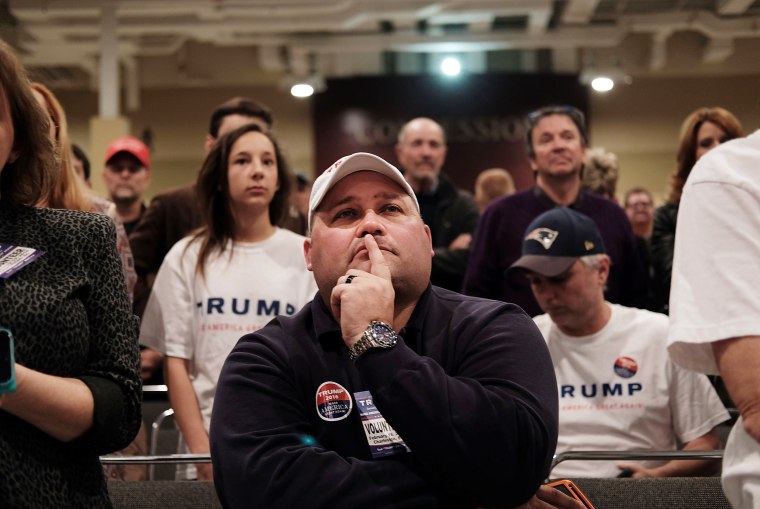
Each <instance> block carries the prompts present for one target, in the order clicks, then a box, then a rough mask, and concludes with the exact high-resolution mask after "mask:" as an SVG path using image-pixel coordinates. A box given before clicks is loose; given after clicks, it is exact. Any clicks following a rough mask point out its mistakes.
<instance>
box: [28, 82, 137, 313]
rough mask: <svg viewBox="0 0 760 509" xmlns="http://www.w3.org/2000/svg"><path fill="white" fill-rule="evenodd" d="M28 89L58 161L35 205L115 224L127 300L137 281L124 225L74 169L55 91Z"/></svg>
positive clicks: (41, 87) (37, 87) (34, 85)
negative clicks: (42, 115) (103, 217)
mask: <svg viewBox="0 0 760 509" xmlns="http://www.w3.org/2000/svg"><path fill="white" fill-rule="evenodd" d="M32 91H33V92H34V96H35V98H36V99H37V102H38V103H39V104H40V106H42V109H43V110H45V112H46V113H47V115H48V119H49V120H50V138H51V139H52V140H53V145H54V148H55V151H56V159H57V161H58V165H57V171H56V173H55V178H54V181H53V187H52V189H51V190H50V192H49V193H47V195H45V196H43V198H42V199H41V200H40V203H39V204H38V205H39V206H40V207H49V208H52V209H66V210H80V211H82V212H97V213H100V214H105V215H107V216H108V217H110V218H111V220H112V221H113V222H114V224H115V225H116V247H117V249H118V251H119V255H120V256H121V262H122V269H123V272H124V280H125V281H126V283H127V292H128V294H129V300H130V302H131V301H132V300H133V295H134V288H135V283H136V282H137V274H136V273H135V269H134V266H135V264H134V261H133V258H132V250H131V249H130V247H129V238H128V237H127V232H126V231H125V230H124V225H123V224H122V222H121V220H120V219H119V217H118V216H117V215H116V206H115V205H114V204H113V203H111V202H110V201H108V200H105V199H103V198H98V197H96V196H93V194H92V193H91V191H90V190H89V189H88V188H87V187H86V185H85V183H84V182H83V181H82V179H81V178H79V176H78V175H77V173H76V170H75V169H74V153H73V151H72V149H71V141H70V140H69V129H68V123H67V121H66V113H65V112H64V110H63V107H62V106H61V103H60V102H59V101H58V99H57V98H56V97H55V94H53V92H51V91H50V89H48V88H47V87H46V86H45V85H43V84H41V83H37V82H32Z"/></svg>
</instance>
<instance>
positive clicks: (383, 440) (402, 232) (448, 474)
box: [211, 153, 559, 507]
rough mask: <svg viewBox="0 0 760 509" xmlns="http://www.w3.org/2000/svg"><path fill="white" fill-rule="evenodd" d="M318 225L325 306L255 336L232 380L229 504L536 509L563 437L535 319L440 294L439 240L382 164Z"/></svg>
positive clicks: (246, 341)
mask: <svg viewBox="0 0 760 509" xmlns="http://www.w3.org/2000/svg"><path fill="white" fill-rule="evenodd" d="M309 224H310V229H311V238H310V239H307V240H306V241H305V245H304V254H305V256H306V262H307V266H308V268H309V269H310V270H312V271H313V272H314V277H315V279H316V281H317V286H318V287H319V294H318V296H317V297H316V298H315V299H314V300H313V301H312V302H311V303H310V304H307V305H306V306H305V307H304V308H303V309H302V310H301V311H300V312H299V313H297V314H296V315H294V316H290V317H278V318H276V319H275V320H273V321H272V322H270V323H269V324H268V325H267V326H266V327H264V328H263V329H260V330H259V331H257V332H256V333H253V334H249V335H247V336H244V337H243V338H241V339H240V341H239V342H238V344H237V346H236V347H235V349H234V350H233V351H232V353H231V354H230V356H229V357H228V358H227V361H226V363H225V366H224V369H223V370H222V374H221V376H220V379H219V385H218V388H217V393H216V401H215V405H214V412H213V416H212V423H211V455H212V459H213V462H214V483H215V485H216V488H217V492H218V494H219V497H220V499H221V500H222V503H223V505H224V506H225V507H251V506H269V507H275V506H276V507H391V506H398V505H405V506H408V507H439V506H445V507H514V506H516V505H519V504H521V503H523V502H525V501H526V500H528V499H530V498H531V497H532V496H533V494H534V493H536V490H537V489H538V487H539V486H540V485H541V482H542V481H543V479H544V478H545V476H546V474H547V470H548V468H549V464H550V462H551V457H552V454H553V453H554V447H555V445H556V437H557V392H556V383H555V380H554V375H553V369H552V365H551V359H550V358H549V354H548V352H547V350H546V345H545V344H544V341H543V339H542V338H541V335H540V333H539V332H538V330H537V329H536V327H535V325H534V324H533V322H532V321H531V320H530V318H529V317H528V316H527V315H526V314H525V313H524V312H523V311H522V310H521V309H519V308H518V307H517V306H514V305H512V304H507V303H502V302H496V301H489V300H484V299H478V298H474V297H467V296H464V295H461V294H458V293H455V292H451V291H448V290H444V289H442V288H439V287H435V286H432V285H431V284H430V272H431V260H432V254H433V250H432V243H431V239H430V230H429V229H428V227H427V226H426V225H425V224H424V223H423V221H422V218H421V216H420V211H419V206H418V203H417V200H416V198H415V195H414V192H413V191H412V189H411V187H410V186H409V184H408V183H407V182H406V180H405V179H404V177H403V176H402V175H401V173H400V172H399V171H398V170H397V169H396V168H395V167H394V166H393V165H391V164H388V163H387V162H386V161H384V160H382V159H381V158H379V157H377V156H374V155H372V154H367V153H357V154H353V155H350V156H347V157H344V158H342V159H340V160H338V161H337V162H336V163H335V164H333V165H332V166H330V167H329V168H328V169H327V170H326V171H325V172H324V173H323V174H322V175H320V176H319V177H318V178H317V179H316V181H315V182H314V187H313V189H312V195H311V200H310V206H309ZM551 491H552V492H554V491H555V490H551ZM557 493H559V492H557Z"/></svg>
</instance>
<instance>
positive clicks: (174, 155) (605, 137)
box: [56, 75, 760, 200]
mask: <svg viewBox="0 0 760 509" xmlns="http://www.w3.org/2000/svg"><path fill="white" fill-rule="evenodd" d="M56 93H57V94H58V96H59V98H60V100H61V102H62V104H63V105H64V107H65V108H66V111H67V113H68V115H69V125H70V129H71V138H72V139H73V140H74V142H76V143H80V144H82V146H83V147H84V148H85V149H86V150H88V149H89V144H90V141H91V139H92V138H93V137H92V136H91V134H90V133H89V125H90V118H91V117H92V116H94V115H96V114H97V96H96V94H95V93H93V92H67V91H56ZM235 95H247V96H250V97H253V98H256V99H258V100H261V101H262V102H264V103H265V104H267V105H268V106H269V107H270V108H271V109H272V111H273V112H274V116H275V125H274V127H275V132H276V134H277V136H278V139H279V140H280V142H281V144H282V145H283V148H284V149H285V152H286V156H287V158H288V161H289V162H290V164H291V167H292V168H293V169H300V170H304V171H306V172H307V173H311V174H313V173H314V171H315V168H313V160H314V149H313V146H312V145H313V139H314V136H313V133H312V125H311V106H310V101H309V99H306V100H299V99H295V98H293V97H291V96H290V94H289V93H288V92H286V91H283V90H279V89H277V88H276V87H250V88H177V89H171V90H170V89H146V90H143V91H142V92H141V96H140V98H141V103H142V104H141V108H140V111H139V112H137V113H135V114H130V113H129V112H125V113H124V115H125V116H126V117H127V118H128V119H129V120H130V122H131V128H132V133H133V134H136V135H139V134H140V133H141V132H142V131H143V130H144V129H146V128H150V130H151V132H152V133H153V140H154V153H153V157H154V163H153V167H154V172H153V184H152V185H151V188H150V190H149V195H151V196H152V195H153V194H156V193H158V192H160V191H161V190H164V189H167V188H169V187H172V186H176V185H181V184H185V183H189V182H191V181H192V180H193V179H194V178H195V174H196V172H197V170H198V168H199V166H200V164H201V161H202V160H203V155H204V152H203V140H204V136H205V134H206V132H207V131H208V120H209V115H210V113H211V110H212V109H213V108H214V106H216V105H217V104H219V103H221V102H223V101H225V100H226V99H228V98H230V97H233V96H235ZM716 105H717V106H723V107H725V108H728V109H729V110H731V111H732V112H734V113H735V114H736V115H737V116H738V117H739V119H740V120H741V122H742V123H743V125H744V127H745V130H746V131H747V132H748V133H749V132H752V131H753V130H755V129H757V128H758V127H759V126H760V75H752V76H730V77H713V78H657V79H653V78H638V79H634V81H633V83H632V84H631V85H627V86H619V87H617V88H615V89H614V90H613V91H612V92H610V93H608V94H606V95H599V94H593V95H592V98H591V111H590V117H591V118H590V125H591V132H590V139H591V143H592V145H595V146H601V147H604V148H606V149H607V150H610V151H612V152H615V153H616V154H618V156H619V158H620V163H621V176H620V182H619V184H618V194H619V195H620V196H622V195H623V194H624V192H625V190H627V189H629V188H631V187H634V186H644V187H647V188H649V189H650V190H652V191H653V192H654V194H655V196H656V198H657V199H658V200H661V199H662V198H663V197H664V195H665V193H666V192H667V182H668V175H669V174H670V172H671V171H672V170H673V167H674V164H675V151H676V144H677V140H678V131H679V128H680V124H681V122H682V121H683V119H684V117H686V115H688V114H689V112H691V111H692V110H694V109H695V108H697V107H700V106H716ZM92 159H93V161H92V165H93V183H94V184H95V188H96V190H97V191H98V192H99V193H100V194H102V193H103V187H102V183H101V179H100V172H101V169H102V161H96V160H94V159H95V157H93V158H92ZM99 159H102V156H101V157H99Z"/></svg>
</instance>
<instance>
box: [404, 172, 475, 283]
mask: <svg viewBox="0 0 760 509" xmlns="http://www.w3.org/2000/svg"><path fill="white" fill-rule="evenodd" d="M418 199H420V200H424V199H432V200H434V201H435V213H434V214H433V215H432V216H431V217H424V216H423V218H422V219H423V220H424V221H425V224H427V225H428V226H430V229H431V231H432V232H433V248H434V251H435V256H434V257H433V270H432V273H431V275H430V281H431V282H432V283H433V284H434V285H436V286H440V287H443V288H446V289H449V290H453V291H455V292H458V291H459V290H460V289H461V288H462V280H463V279H464V273H465V270H466V269H467V258H468V256H469V254H470V250H469V249H449V245H450V244H451V243H452V242H453V241H454V239H456V238H457V237H458V236H459V235H460V234H462V233H470V234H472V233H473V232H474V231H475V227H476V226H477V224H478V217H479V216H480V211H479V210H478V206H477V205H476V204H475V200H473V198H472V196H470V195H469V194H468V193H467V192H465V191H462V190H460V189H457V188H456V187H455V186H454V184H452V183H451V181H450V180H449V179H448V178H446V177H445V176H444V175H440V176H439V180H438V187H437V188H436V190H435V193H434V194H433V196H432V197H430V198H425V197H420V196H418Z"/></svg>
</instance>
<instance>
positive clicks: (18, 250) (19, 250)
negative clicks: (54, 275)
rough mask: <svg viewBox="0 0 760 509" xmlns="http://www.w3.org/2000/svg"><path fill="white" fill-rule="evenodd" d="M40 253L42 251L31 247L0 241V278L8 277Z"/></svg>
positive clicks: (40, 254)
mask: <svg viewBox="0 0 760 509" xmlns="http://www.w3.org/2000/svg"><path fill="white" fill-rule="evenodd" d="M42 254H43V251H40V250H38V249H34V248H31V247H21V246H12V245H10V244H2V243H0V278H3V279H8V278H9V277H11V276H12V275H13V274H15V273H16V272H18V271H19V270H21V269H22V268H24V267H26V266H27V265H29V264H30V263H32V262H33V261H34V260H36V259H37V258H39V257H40V256H42Z"/></svg>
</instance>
